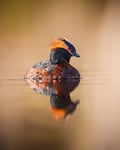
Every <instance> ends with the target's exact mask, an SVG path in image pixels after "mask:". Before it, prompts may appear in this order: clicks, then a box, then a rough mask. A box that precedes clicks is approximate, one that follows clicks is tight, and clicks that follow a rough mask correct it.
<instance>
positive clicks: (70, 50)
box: [50, 38, 80, 64]
mask: <svg viewBox="0 0 120 150" xmlns="http://www.w3.org/2000/svg"><path fill="white" fill-rule="evenodd" d="M50 49H51V52H50V60H51V62H52V63H53V64H59V63H61V62H62V61H64V60H67V61H68V62H69V61H70V57H72V56H75V57H80V55H79V54H77V53H76V49H75V47H74V46H73V45H72V44H71V43H70V42H68V41H67V40H66V39H61V38H58V39H56V40H54V41H53V43H52V44H51V47H50Z"/></svg>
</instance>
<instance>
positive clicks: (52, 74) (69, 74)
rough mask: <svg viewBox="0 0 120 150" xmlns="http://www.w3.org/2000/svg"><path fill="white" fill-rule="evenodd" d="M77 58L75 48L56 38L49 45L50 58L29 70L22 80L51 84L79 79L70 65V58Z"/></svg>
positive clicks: (78, 74)
mask: <svg viewBox="0 0 120 150" xmlns="http://www.w3.org/2000/svg"><path fill="white" fill-rule="evenodd" d="M73 56H74V57H77V58H79V57H80V55H79V54H78V53H77V52H76V49H75V47H74V46H73V45H72V44H71V43H70V42H69V41H68V40H67V39H65V38H56V39H54V40H53V41H52V42H51V45H50V58H49V59H48V60H43V61H40V62H39V63H37V64H35V65H34V66H33V67H32V68H30V69H29V70H28V71H27V72H26V74H25V76H24V78H25V80H27V82H31V81H32V82H36V83H37V82H51V81H52V80H61V79H77V80H79V79H80V73H79V71H78V70H77V69H76V68H74V67H73V66H72V65H71V64H70V58H71V57H73Z"/></svg>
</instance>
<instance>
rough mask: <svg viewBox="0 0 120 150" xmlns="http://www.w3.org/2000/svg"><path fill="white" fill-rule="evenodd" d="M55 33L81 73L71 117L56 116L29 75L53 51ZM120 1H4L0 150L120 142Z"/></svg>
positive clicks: (107, 149) (96, 149)
mask: <svg viewBox="0 0 120 150" xmlns="http://www.w3.org/2000/svg"><path fill="white" fill-rule="evenodd" d="M55 37H66V38H67V39H69V41H71V43H73V45H74V46H75V47H76V49H77V52H78V53H79V54H80V55H81V58H80V59H77V58H72V60H71V64H72V65H73V66H75V67H76V68H77V69H78V70H79V71H80V74H81V76H82V79H81V82H80V85H79V86H78V87H77V88H76V89H75V91H73V92H72V93H71V97H72V99H73V100H76V99H80V104H79V106H78V108H77V110H76V112H75V113H74V114H73V115H72V116H71V117H70V119H69V120H65V121H56V120H55V119H54V117H53V116H52V114H51V113H50V110H49V107H50V106H49V97H45V96H43V95H40V94H37V93H35V92H34V91H32V90H31V89H30V88H29V87H28V86H27V85H26V83H25V82H24V80H23V77H24V74H25V72H26V71H27V69H29V68H30V67H32V66H33V65H34V64H36V63H37V62H39V61H41V60H44V59H48V58H49V45H50V42H51V40H53V39H54V38H55ZM119 55H120V1H119V0H66V1H64V0H59V1H58V0H40V1H39V0H34V1H33V0H1V1H0V93H1V94H0V96H1V98H0V149H1V150H2V149H3V150H6V149H7V150H13V149H14V150H19V149H20V150H21V149H22V150H24V149H25V150H27V149H29V150H32V149H36V150H37V149H45V150H47V149H56V148H57V149H58V150H59V149H60V150H64V149H65V150H66V149H69V150H73V149H74V150H80V149H81V150H88V149H89V150H90V149H92V150H113V149H114V150H119V149H120V142H119V140H120V128H119V127H120V118H119V114H120V102H119V100H120V94H119V89H120V85H119V84H120V77H119V76H120V69H119V66H120V58H119V57H120V56H119Z"/></svg>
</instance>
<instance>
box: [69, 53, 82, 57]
mask: <svg viewBox="0 0 120 150" xmlns="http://www.w3.org/2000/svg"><path fill="white" fill-rule="evenodd" d="M71 55H73V56H75V57H80V55H79V54H78V53H76V52H71Z"/></svg>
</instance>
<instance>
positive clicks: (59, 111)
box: [50, 93, 79, 119]
mask: <svg viewBox="0 0 120 150" xmlns="http://www.w3.org/2000/svg"><path fill="white" fill-rule="evenodd" d="M78 104H79V101H76V102H72V101H71V98H70V95H69V93H67V94H62V93H60V94H53V95H51V97H50V105H51V111H52V113H53V114H54V116H55V118H56V119H64V118H66V117H67V116H68V115H70V114H72V113H73V112H74V111H75V110H76V107H77V105H78Z"/></svg>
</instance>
